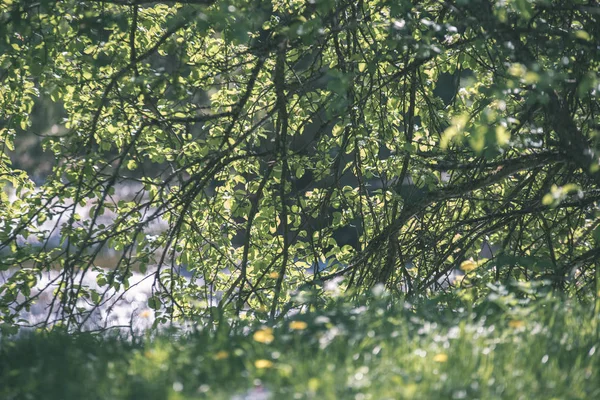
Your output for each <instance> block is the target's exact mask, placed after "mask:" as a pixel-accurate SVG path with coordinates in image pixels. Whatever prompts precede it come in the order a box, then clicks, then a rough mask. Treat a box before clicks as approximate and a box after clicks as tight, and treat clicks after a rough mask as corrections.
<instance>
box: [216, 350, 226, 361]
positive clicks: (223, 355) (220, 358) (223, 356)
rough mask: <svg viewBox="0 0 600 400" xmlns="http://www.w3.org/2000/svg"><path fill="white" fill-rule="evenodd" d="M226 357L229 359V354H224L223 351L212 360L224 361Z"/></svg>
mask: <svg viewBox="0 0 600 400" xmlns="http://www.w3.org/2000/svg"><path fill="white" fill-rule="evenodd" d="M228 357H229V353H228V352H226V351H225V350H221V351H219V352H218V353H217V354H215V356H214V357H213V358H214V359H215V360H224V359H226V358H228Z"/></svg>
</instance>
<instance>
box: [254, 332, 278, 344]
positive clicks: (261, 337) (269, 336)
mask: <svg viewBox="0 0 600 400" xmlns="http://www.w3.org/2000/svg"><path fill="white" fill-rule="evenodd" d="M252 338H253V339H254V340H255V341H257V342H259V343H266V344H269V343H271V342H272V341H273V339H275V337H274V336H273V329H271V328H263V329H260V330H258V331H256V332H254V335H252Z"/></svg>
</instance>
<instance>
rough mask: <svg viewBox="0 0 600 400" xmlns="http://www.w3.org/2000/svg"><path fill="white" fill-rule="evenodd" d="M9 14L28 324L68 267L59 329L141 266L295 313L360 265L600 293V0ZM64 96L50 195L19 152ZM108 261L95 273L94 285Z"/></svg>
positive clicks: (5, 204) (116, 1) (4, 56)
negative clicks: (306, 297)
mask: <svg viewBox="0 0 600 400" xmlns="http://www.w3.org/2000/svg"><path fill="white" fill-rule="evenodd" d="M0 12H1V13H0V26H2V32H3V34H2V35H0V38H1V39H0V93H1V97H0V109H1V110H2V111H1V113H2V114H1V115H0V124H1V125H0V143H1V146H2V149H3V152H2V158H1V160H0V168H1V170H0V182H2V184H3V185H6V190H3V191H2V192H0V196H1V197H0V201H1V204H2V207H0V254H1V261H0V270H5V271H6V272H5V274H7V275H8V276H9V278H8V279H7V280H6V281H5V283H4V284H3V285H2V286H1V287H0V307H1V308H0V312H2V314H4V315H5V317H4V318H5V321H7V322H8V323H14V322H15V320H14V316H15V315H18V313H19V310H21V309H22V308H27V307H29V306H30V304H31V302H32V301H35V300H36V298H37V297H38V296H39V292H38V291H33V292H32V288H33V287H35V285H36V282H37V280H38V278H39V277H40V276H41V274H42V273H44V272H45V271H48V270H49V269H52V270H58V271H61V274H60V277H59V279H57V280H56V282H54V283H55V286H54V287H56V288H57V290H55V291H54V292H53V293H52V299H51V301H50V303H51V304H52V306H51V307H50V308H49V309H48V314H49V318H48V320H47V321H46V322H47V323H50V322H54V321H64V322H66V323H67V324H68V325H69V326H78V325H79V324H80V323H81V321H82V320H84V319H85V318H86V315H87V314H86V313H88V312H89V308H85V307H83V306H82V304H84V303H85V304H88V305H92V306H94V305H99V304H103V303H105V302H108V301H110V296H109V289H121V288H127V287H128V285H129V283H128V282H129V278H130V276H131V274H132V272H133V271H137V270H139V271H142V272H145V273H151V276H150V278H149V279H153V280H154V287H155V289H156V292H155V295H154V296H153V297H152V298H151V299H150V302H149V306H150V307H152V308H154V309H155V310H156V311H157V313H158V314H159V317H160V318H159V321H166V320H167V318H168V317H169V316H186V317H193V316H196V315H205V314H206V313H207V312H210V311H211V310H212V311H214V309H213V308H212V307H217V308H218V309H221V310H226V311H229V312H234V313H238V312H240V311H241V310H245V309H251V310H254V311H255V312H256V313H266V314H268V315H270V316H271V317H275V316H277V315H279V314H280V313H281V312H282V311H283V310H284V308H285V307H284V306H282V305H287V304H288V300H289V299H290V295H291V293H292V292H293V291H294V290H296V289H297V288H299V287H301V286H303V285H309V286H314V287H317V288H319V287H321V285H323V284H324V283H327V282H329V281H331V280H334V279H338V278H341V279H342V286H343V287H344V288H356V289H357V290H358V293H360V292H361V291H362V290H366V289H369V288H371V287H372V286H374V285H375V284H377V283H382V284H384V285H385V286H386V287H387V288H389V289H390V290H397V291H402V292H405V293H408V294H409V295H424V294H427V293H428V292H429V291H431V290H436V289H439V288H440V286H444V285H443V282H442V281H443V280H444V279H447V277H448V274H449V273H451V272H452V271H454V270H457V269H458V268H459V267H460V266H461V265H463V266H466V267H465V268H463V269H464V270H468V271H467V272H468V274H469V277H468V279H467V281H468V284H472V285H476V286H477V287H480V288H484V289H485V285H484V283H486V282H492V281H509V280H513V279H518V280H538V279H543V280H544V281H547V282H549V283H550V284H551V285H552V286H553V287H554V288H556V289H559V290H566V291H568V292H569V293H578V294H580V295H581V296H583V297H585V296H586V295H587V294H589V293H595V292H596V288H595V286H596V285H597V279H596V274H597V271H598V264H597V263H598V261H597V260H598V259H599V255H600V250H599V249H600V248H599V247H598V240H600V228H599V226H600V224H599V219H598V218H597V217H598V213H599V210H598V201H599V200H600V191H599V188H598V183H600V164H599V153H598V151H599V146H600V145H599V142H598V141H599V136H598V132H600V115H599V111H600V110H599V102H598V96H599V95H600V80H599V78H598V70H599V68H600V51H598V50H599V49H598V43H600V21H599V19H600V17H599V15H600V8H599V7H598V6H597V5H594V4H593V2H588V1H578V0H577V1H564V0H506V1H491V0H471V1H469V0H456V1H437V0H436V1H433V0H431V1H428V0H424V1H416V0H415V1H408V0H403V1H398V0H374V1H362V0H361V1H347V0H310V1H304V0H272V1H266V0H217V1H209V0H206V1H191V0H187V1H186V0H182V1H179V2H172V1H162V2H161V1H139V0H112V1H100V0H98V1H75V0H61V1H47V0H42V1H38V2H35V3H32V2H28V1H17V0H9V1H4V2H2V5H1V6H0ZM41 99H44V100H45V102H46V103H45V104H48V103H50V104H53V106H54V107H60V108H61V115H62V117H61V118H62V119H60V120H56V121H53V123H54V124H55V126H54V127H53V129H51V130H49V131H48V132H46V131H44V132H41V131H40V132H34V133H36V134H39V135H42V136H44V138H43V146H44V149H45V150H46V151H47V152H52V153H53V154H54V157H55V162H54V164H53V167H52V170H51V172H50V173H49V175H48V176H47V177H46V179H45V180H44V182H43V183H42V184H40V185H38V186H36V185H34V183H33V182H32V181H31V180H30V179H29V176H28V175H27V173H25V172H24V171H22V170H20V169H18V168H17V167H16V166H15V165H13V163H12V161H11V154H14V153H13V152H12V150H13V149H14V147H13V145H14V140H15V136H18V135H22V134H24V133H25V132H27V131H28V130H30V129H31V126H32V120H33V119H35V107H34V105H35V104H38V103H39V102H40V101H41ZM36 102H37V103H36ZM63 117H64V118H63ZM124 187H126V188H128V190H122V189H123V188H124ZM11 188H12V189H11ZM56 237H58V238H59V239H58V240H57V243H54V242H52V240H53V238H56ZM108 250H111V251H113V254H117V256H116V258H115V261H114V262H113V264H112V265H111V266H110V268H108V269H106V268H100V267H99V266H98V259H99V258H100V257H101V255H102V254H103V252H106V251H108ZM182 269H185V271H184V272H185V274H182ZM91 272H93V273H96V274H98V286H97V287H95V288H89V287H85V286H83V285H81V279H82V278H81V276H82V275H83V274H86V273H91ZM184 275H190V276H189V277H184ZM52 288H53V287H50V289H52ZM161 318H162V319H161Z"/></svg>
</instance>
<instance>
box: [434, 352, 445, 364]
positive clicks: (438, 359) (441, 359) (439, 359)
mask: <svg viewBox="0 0 600 400" xmlns="http://www.w3.org/2000/svg"><path fill="white" fill-rule="evenodd" d="M433 361H435V362H439V363H445V362H446V361H448V355H447V354H444V353H439V354H436V355H435V356H433Z"/></svg>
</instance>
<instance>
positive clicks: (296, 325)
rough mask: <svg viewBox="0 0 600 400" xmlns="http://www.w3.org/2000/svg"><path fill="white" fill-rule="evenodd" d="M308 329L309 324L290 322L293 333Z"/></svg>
mask: <svg viewBox="0 0 600 400" xmlns="http://www.w3.org/2000/svg"><path fill="white" fill-rule="evenodd" d="M307 327H308V324H307V323H306V322H304V321H292V322H290V329H291V330H293V331H302V330H304V329H306V328H307Z"/></svg>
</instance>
